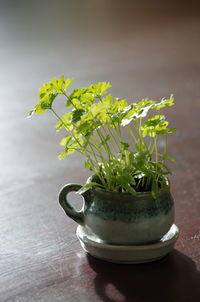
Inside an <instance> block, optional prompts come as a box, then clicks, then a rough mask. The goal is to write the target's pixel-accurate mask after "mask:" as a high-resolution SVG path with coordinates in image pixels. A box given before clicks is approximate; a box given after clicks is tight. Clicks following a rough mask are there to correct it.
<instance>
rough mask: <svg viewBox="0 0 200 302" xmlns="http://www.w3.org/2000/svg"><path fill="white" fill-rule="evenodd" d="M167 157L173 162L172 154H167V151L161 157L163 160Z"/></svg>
mask: <svg viewBox="0 0 200 302" xmlns="http://www.w3.org/2000/svg"><path fill="white" fill-rule="evenodd" d="M167 158H169V159H170V160H171V161H173V162H175V158H174V156H172V155H170V154H168V153H166V152H165V153H163V155H162V159H163V160H165V159H167Z"/></svg>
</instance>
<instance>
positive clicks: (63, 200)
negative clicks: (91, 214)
mask: <svg viewBox="0 0 200 302" xmlns="http://www.w3.org/2000/svg"><path fill="white" fill-rule="evenodd" d="M81 187H82V186H81V185H79V184H67V185H65V186H64V187H63V188H62V189H61V190H60V193H59V203H60V205H61V207H62V208H63V209H64V211H65V213H66V215H67V216H69V217H70V218H72V219H73V220H75V221H76V222H77V223H78V224H81V225H83V224H84V214H83V211H76V210H75V209H74V208H73V207H72V206H71V205H70V204H69V203H68V201H67V195H68V194H69V193H70V192H76V191H78V190H79V189H80V188H81Z"/></svg>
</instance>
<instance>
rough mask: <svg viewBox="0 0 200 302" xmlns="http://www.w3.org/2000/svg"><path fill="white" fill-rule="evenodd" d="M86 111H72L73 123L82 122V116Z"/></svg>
mask: <svg viewBox="0 0 200 302" xmlns="http://www.w3.org/2000/svg"><path fill="white" fill-rule="evenodd" d="M83 113H84V110H83V109H75V110H73V111H72V122H73V123H76V122H78V121H80V119H81V116H82V115H83Z"/></svg>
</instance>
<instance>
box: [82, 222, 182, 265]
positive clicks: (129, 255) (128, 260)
mask: <svg viewBox="0 0 200 302" xmlns="http://www.w3.org/2000/svg"><path fill="white" fill-rule="evenodd" d="M76 234H77V237H78V239H79V240H80V243H81V246H82V248H83V249H84V250H85V251H86V252H87V253H89V254H90V255H92V256H94V257H96V258H99V259H103V260H106V261H109V262H114V263H122V264H137V263H144V262H151V261H155V260H158V259H161V258H163V257H164V256H166V255H167V254H168V253H169V252H171V250H172V249H173V246H174V244H175V242H176V240H177V239H178V236H179V229H178V227H177V226H176V225H175V224H173V225H172V227H171V228H170V230H169V231H168V232H167V234H165V235H164V236H163V237H162V238H161V240H160V241H159V242H156V243H153V244H145V245H112V244H108V243H106V242H104V241H102V240H100V239H99V238H98V237H97V236H96V235H95V234H94V233H92V232H91V231H89V230H88V229H87V227H84V226H80V225H79V226H78V228H77V232H76Z"/></svg>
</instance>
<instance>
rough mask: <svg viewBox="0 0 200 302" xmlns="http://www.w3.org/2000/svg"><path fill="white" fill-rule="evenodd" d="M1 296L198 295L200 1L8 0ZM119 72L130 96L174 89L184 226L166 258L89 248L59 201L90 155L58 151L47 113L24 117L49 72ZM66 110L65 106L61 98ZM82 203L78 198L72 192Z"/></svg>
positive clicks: (3, 51)
mask: <svg viewBox="0 0 200 302" xmlns="http://www.w3.org/2000/svg"><path fill="white" fill-rule="evenodd" d="M0 35H1V39H0V43H1V47H0V60H1V65H0V66H1V74H0V80H1V81H0V83H1V85H0V100H1V110H0V118H1V128H0V131H1V148H0V154H1V156H0V158H1V165H0V167H1V168H0V175H1V178H0V179H1V191H0V194H1V211H0V301H1V302H11V301H12V302H13V301H15V302H32V301H37V302H55V301H56V302H57V301H62V302H64V301H65V302H78V301H80V302H90V301H91V302H97V301H104V302H112V301H115V302H122V301H123V302H135V301H138V302H143V301H145V302H146V301H148V302H151V301H152V302H156V301H158V302H160V301H167V302H169V301H170V302H173V301H174V302H183V301H185V302H189V301H191V302H194V301H199V299H200V271H199V270H200V189H199V187H200V183H199V176H200V175H199V174H200V173H199V170H200V156H199V155H200V152H199V150H200V11H199V5H198V3H197V1H196V2H195V1H187V2H184V1H167V2H165V3H164V2H163V1H155V0H154V1H150V2H147V1H123V2H122V1H112V0H110V1H105V0H96V1H91V0H86V1H81V0H80V1H78V0H74V1H64V0H63V1H61V0H58V1H54V2H53V1H47V2H45V1H34V2H32V1H26V2H25V1H24V2H23V1H12V2H10V1H7V2H6V1H2V2H1V4H0ZM60 74H65V75H66V77H74V78H75V86H82V85H87V84H89V83H90V82H91V81H92V82H95V83H96V82H98V81H110V82H111V83H112V85H113V88H112V93H113V94H114V95H116V96H118V97H126V98H127V99H129V100H130V101H132V100H133V99H135V100H138V99H139V98H142V97H146V96H148V97H150V98H154V99H156V100H157V99H159V98H161V97H163V96H169V95H170V94H171V93H174V95H175V100H176V106H175V108H174V110H173V109H172V110H171V109H169V110H167V114H168V117H169V120H170V122H171V125H173V126H174V127H176V128H177V129H178V130H177V132H176V133H175V134H174V135H172V137H171V138H170V140H169V148H170V150H171V153H172V154H173V155H174V156H175V158H176V163H175V164H174V165H172V169H173V172H174V174H173V176H172V177H171V188H172V193H173V196H174V199H175V203H176V224H177V225H178V226H179V228H180V231H181V234H180V238H179V240H178V242H177V244H176V246H175V250H174V251H173V252H172V253H171V254H170V255H168V256H167V257H166V258H164V259H163V260H161V261H159V262H155V263H149V264H143V265H117V264H111V263H106V262H104V261H100V260H96V259H94V258H92V257H91V256H87V255H86V254H85V253H84V251H83V250H82V249H81V247H80V244H79V242H78V240H77V238H76V235H75V230H76V227H77V225H76V224H75V222H73V221H72V220H70V219H68V218H67V217H66V216H65V214H64V212H63V210H62V209H61V208H60V206H59V205H58V197H57V194H58V191H59V189H60V187H61V186H62V185H64V184H65V183H68V182H77V183H84V181H85V180H86V178H87V176H88V175H89V174H88V172H86V171H85V170H84V169H83V165H82V163H83V159H82V158H81V157H79V156H78V155H72V156H71V157H69V158H67V159H66V160H65V161H58V160H57V158H56V156H57V154H58V153H59V151H60V147H59V145H58V141H59V137H58V136H57V135H56V134H55V131H54V129H53V124H54V122H55V120H54V118H52V116H51V115H50V114H46V115H45V116H34V117H33V118H32V119H31V120H28V119H26V114H27V111H28V110H29V109H31V108H32V107H33V105H34V104H35V103H36V101H37V89H38V87H40V86H41V85H42V83H43V82H44V81H48V80H50V79H51V78H52V77H57V76H59V75H60ZM59 110H60V109H59ZM72 203H73V204H74V205H75V206H76V205H77V206H78V207H79V208H80V201H79V200H75V198H74V196H73V197H72Z"/></svg>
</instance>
